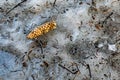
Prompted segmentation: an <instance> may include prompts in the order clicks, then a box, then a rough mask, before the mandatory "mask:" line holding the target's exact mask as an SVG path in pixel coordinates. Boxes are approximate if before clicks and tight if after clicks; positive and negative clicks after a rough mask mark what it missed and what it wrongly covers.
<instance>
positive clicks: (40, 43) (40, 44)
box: [36, 40, 43, 54]
mask: <svg viewBox="0 0 120 80" xmlns="http://www.w3.org/2000/svg"><path fill="white" fill-rule="evenodd" d="M36 42H37V43H38V44H39V46H40V49H41V53H42V54H43V48H42V41H41V40H40V42H39V41H38V40H36Z"/></svg>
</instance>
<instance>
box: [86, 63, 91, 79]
mask: <svg viewBox="0 0 120 80" xmlns="http://www.w3.org/2000/svg"><path fill="white" fill-rule="evenodd" d="M87 68H88V70H89V76H90V78H92V75H91V69H90V66H89V64H87Z"/></svg>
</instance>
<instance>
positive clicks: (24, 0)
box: [6, 0, 27, 15]
mask: <svg viewBox="0 0 120 80" xmlns="http://www.w3.org/2000/svg"><path fill="white" fill-rule="evenodd" d="M26 1H27V0H23V1H21V2H20V3H18V4H17V5H15V6H14V7H13V8H12V9H10V10H9V11H8V12H7V13H6V15H7V14H8V13H10V12H11V11H12V10H13V9H15V8H17V7H18V6H20V5H21V4H22V3H24V2H26Z"/></svg>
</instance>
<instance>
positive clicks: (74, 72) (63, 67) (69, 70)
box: [59, 64, 79, 74]
mask: <svg viewBox="0 0 120 80" xmlns="http://www.w3.org/2000/svg"><path fill="white" fill-rule="evenodd" d="M59 66H60V67H62V68H64V69H66V70H67V71H69V72H70V73H72V74H76V73H77V72H78V71H79V69H78V71H75V72H72V71H71V70H69V69H68V68H66V67H65V66H63V65H61V64H59Z"/></svg>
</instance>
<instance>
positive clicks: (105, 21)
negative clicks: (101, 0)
mask: <svg viewBox="0 0 120 80" xmlns="http://www.w3.org/2000/svg"><path fill="white" fill-rule="evenodd" d="M112 14H113V12H111V13H110V14H109V15H108V16H107V17H106V18H105V19H104V21H103V24H104V23H105V22H106V21H107V19H109V18H110V16H111V15H112Z"/></svg>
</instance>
